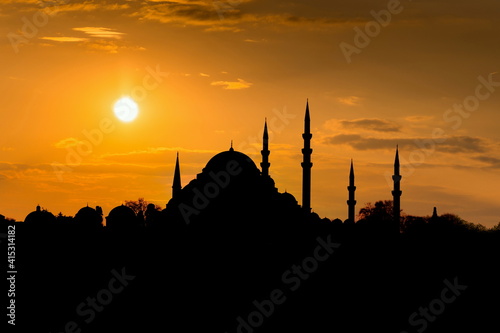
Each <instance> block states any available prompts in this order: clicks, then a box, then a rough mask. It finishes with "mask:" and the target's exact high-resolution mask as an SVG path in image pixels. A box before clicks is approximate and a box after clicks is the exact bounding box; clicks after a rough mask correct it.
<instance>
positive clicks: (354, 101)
mask: <svg viewBox="0 0 500 333" xmlns="http://www.w3.org/2000/svg"><path fill="white" fill-rule="evenodd" d="M337 101H338V102H339V103H340V104H344V105H348V106H358V105H360V102H361V97H358V96H347V97H337Z"/></svg>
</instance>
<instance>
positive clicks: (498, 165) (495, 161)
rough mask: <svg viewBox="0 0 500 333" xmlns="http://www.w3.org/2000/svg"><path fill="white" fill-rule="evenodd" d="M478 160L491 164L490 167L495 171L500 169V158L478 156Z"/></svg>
mask: <svg viewBox="0 0 500 333" xmlns="http://www.w3.org/2000/svg"><path fill="white" fill-rule="evenodd" d="M476 160H478V161H480V162H484V163H487V164H489V165H488V167H490V168H493V169H500V158H496V157H491V156H478V157H476Z"/></svg>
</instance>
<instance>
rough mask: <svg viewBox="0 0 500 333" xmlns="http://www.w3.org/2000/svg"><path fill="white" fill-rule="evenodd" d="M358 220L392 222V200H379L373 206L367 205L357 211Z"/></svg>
mask: <svg viewBox="0 0 500 333" xmlns="http://www.w3.org/2000/svg"><path fill="white" fill-rule="evenodd" d="M358 218H359V219H360V220H367V221H392V200H383V201H382V200H380V201H377V202H375V205H373V204H372V203H371V202H369V203H367V204H366V206H365V207H363V208H361V209H360V210H359V216H358Z"/></svg>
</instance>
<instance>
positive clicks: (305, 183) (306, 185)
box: [301, 100, 313, 213]
mask: <svg viewBox="0 0 500 333" xmlns="http://www.w3.org/2000/svg"><path fill="white" fill-rule="evenodd" d="M302 138H304V148H303V149H302V155H303V162H302V163H301V165H302V208H303V209H304V211H305V212H308V213H309V212H311V168H312V165H313V164H312V163H311V154H312V149H311V138H312V134H311V119H310V117H309V100H308V101H307V103H306V116H305V118H304V134H302Z"/></svg>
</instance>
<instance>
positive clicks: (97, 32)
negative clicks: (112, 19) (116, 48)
mask: <svg viewBox="0 0 500 333" xmlns="http://www.w3.org/2000/svg"><path fill="white" fill-rule="evenodd" d="M73 30H74V31H81V32H84V33H85V34H87V35H90V36H91V37H98V38H114V39H121V38H122V36H123V35H124V33H123V32H118V31H115V30H114V29H110V28H103V27H82V28H73Z"/></svg>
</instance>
